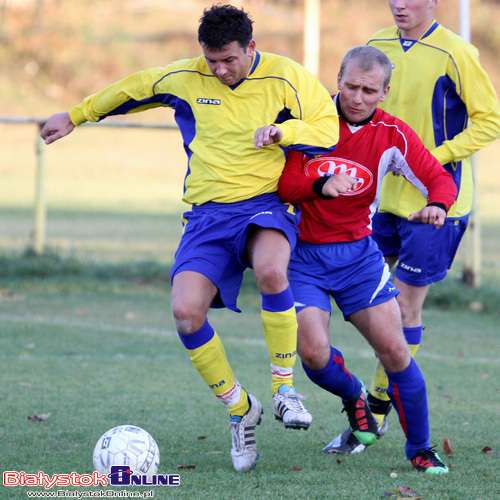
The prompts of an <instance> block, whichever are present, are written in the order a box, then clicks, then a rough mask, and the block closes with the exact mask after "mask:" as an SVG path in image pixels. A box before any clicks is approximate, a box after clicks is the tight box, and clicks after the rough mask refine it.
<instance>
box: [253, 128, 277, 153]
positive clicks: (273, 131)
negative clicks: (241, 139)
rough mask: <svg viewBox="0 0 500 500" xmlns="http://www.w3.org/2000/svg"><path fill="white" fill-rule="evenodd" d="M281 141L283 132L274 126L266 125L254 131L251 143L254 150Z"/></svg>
mask: <svg viewBox="0 0 500 500" xmlns="http://www.w3.org/2000/svg"><path fill="white" fill-rule="evenodd" d="M281 139H283V131H282V130H281V129H280V128H279V127H276V126H275V125H266V126H265V127H260V128H258V129H257V130H256V131H255V136H254V138H253V142H254V144H255V149H260V148H261V147H262V146H270V145H271V144H274V143H275V142H280V141H281Z"/></svg>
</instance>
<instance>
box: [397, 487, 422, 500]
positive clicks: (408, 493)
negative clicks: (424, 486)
mask: <svg viewBox="0 0 500 500" xmlns="http://www.w3.org/2000/svg"><path fill="white" fill-rule="evenodd" d="M398 492H399V493H401V494H403V495H406V496H408V497H410V498H419V495H418V494H417V493H414V492H413V491H411V488H407V487H406V486H398V488H397V489H396V493H398Z"/></svg>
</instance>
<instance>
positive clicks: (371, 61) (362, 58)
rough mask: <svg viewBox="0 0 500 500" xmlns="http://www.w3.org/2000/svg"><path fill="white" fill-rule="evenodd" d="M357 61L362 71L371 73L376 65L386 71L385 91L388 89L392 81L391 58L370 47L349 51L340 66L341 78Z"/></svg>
mask: <svg viewBox="0 0 500 500" xmlns="http://www.w3.org/2000/svg"><path fill="white" fill-rule="evenodd" d="M354 60H355V61H356V62H357V63H358V65H359V67H360V68H361V70H362V71H370V70H371V69H372V68H373V66H374V65H375V64H378V65H379V66H380V67H381V68H382V69H383V71H384V82H383V84H384V89H385V88H387V86H388V85H389V83H390V81H391V74H392V64H391V61H390V60H389V58H388V57H387V56H386V55H385V54H384V53H383V52H382V51H381V50H379V49H377V48H375V47H372V46H370V45H368V46H367V45H361V46H359V47H354V48H353V49H351V50H349V51H347V53H346V55H345V56H344V59H343V60H342V63H341V65H340V71H339V74H340V77H341V78H342V76H343V75H344V71H345V69H346V67H347V65H348V63H350V62H351V61H354Z"/></svg>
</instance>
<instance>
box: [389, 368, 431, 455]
mask: <svg viewBox="0 0 500 500" xmlns="http://www.w3.org/2000/svg"><path fill="white" fill-rule="evenodd" d="M386 373H387V377H388V379H389V387H388V388H387V394H388V395H389V397H390V398H391V402H392V405H393V406H394V408H395V409H396V411H397V412H398V415H399V422H400V423H401V427H402V428H403V431H404V433H405V435H406V458H407V459H408V460H410V459H412V458H413V457H414V456H415V455H416V454H417V452H418V450H426V449H428V448H430V441H429V409H428V406H427V389H426V386H425V380H424V377H423V375H422V372H421V371H420V368H419V367H418V365H417V363H415V360H414V359H413V358H412V360H411V362H410V364H409V365H408V367H407V368H405V369H404V370H403V371H402V372H397V373H390V372H386Z"/></svg>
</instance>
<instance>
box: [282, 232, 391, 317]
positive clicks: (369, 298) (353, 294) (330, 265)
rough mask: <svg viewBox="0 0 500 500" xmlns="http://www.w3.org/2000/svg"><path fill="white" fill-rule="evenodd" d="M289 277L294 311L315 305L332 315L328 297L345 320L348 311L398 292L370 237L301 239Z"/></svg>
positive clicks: (386, 299)
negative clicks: (325, 240)
mask: <svg viewBox="0 0 500 500" xmlns="http://www.w3.org/2000/svg"><path fill="white" fill-rule="evenodd" d="M289 280H290V284H291V286H292V291H293V298H294V300H295V308H296V310H297V312H299V311H300V310H302V309H304V308H305V307H309V306H315V307H319V308H320V309H323V310H325V311H327V312H329V313H330V314H331V312H332V309H331V305H330V296H331V297H333V299H334V300H335V302H336V303H337V306H338V307H339V309H340V310H341V311H342V313H343V315H344V318H345V319H346V320H347V316H349V314H352V313H355V312H357V311H361V310H362V309H366V308H367V307H371V306H375V305H377V304H382V303H384V302H387V301H388V300H390V299H392V298H393V297H396V295H398V293H399V290H398V289H397V288H396V287H395V286H394V285H393V283H392V281H391V273H390V271H389V267H388V266H387V264H385V263H384V257H383V255H382V252H381V251H380V250H379V249H378V247H377V245H376V244H375V242H374V241H373V240H372V238H371V237H370V236H367V237H365V238H362V239H361V240H358V241H352V242H347V243H325V244H321V245H315V244H312V243H304V242H302V241H300V242H299V243H298V244H297V246H296V248H295V250H294V251H293V253H292V259H291V261H290V266H289Z"/></svg>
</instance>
